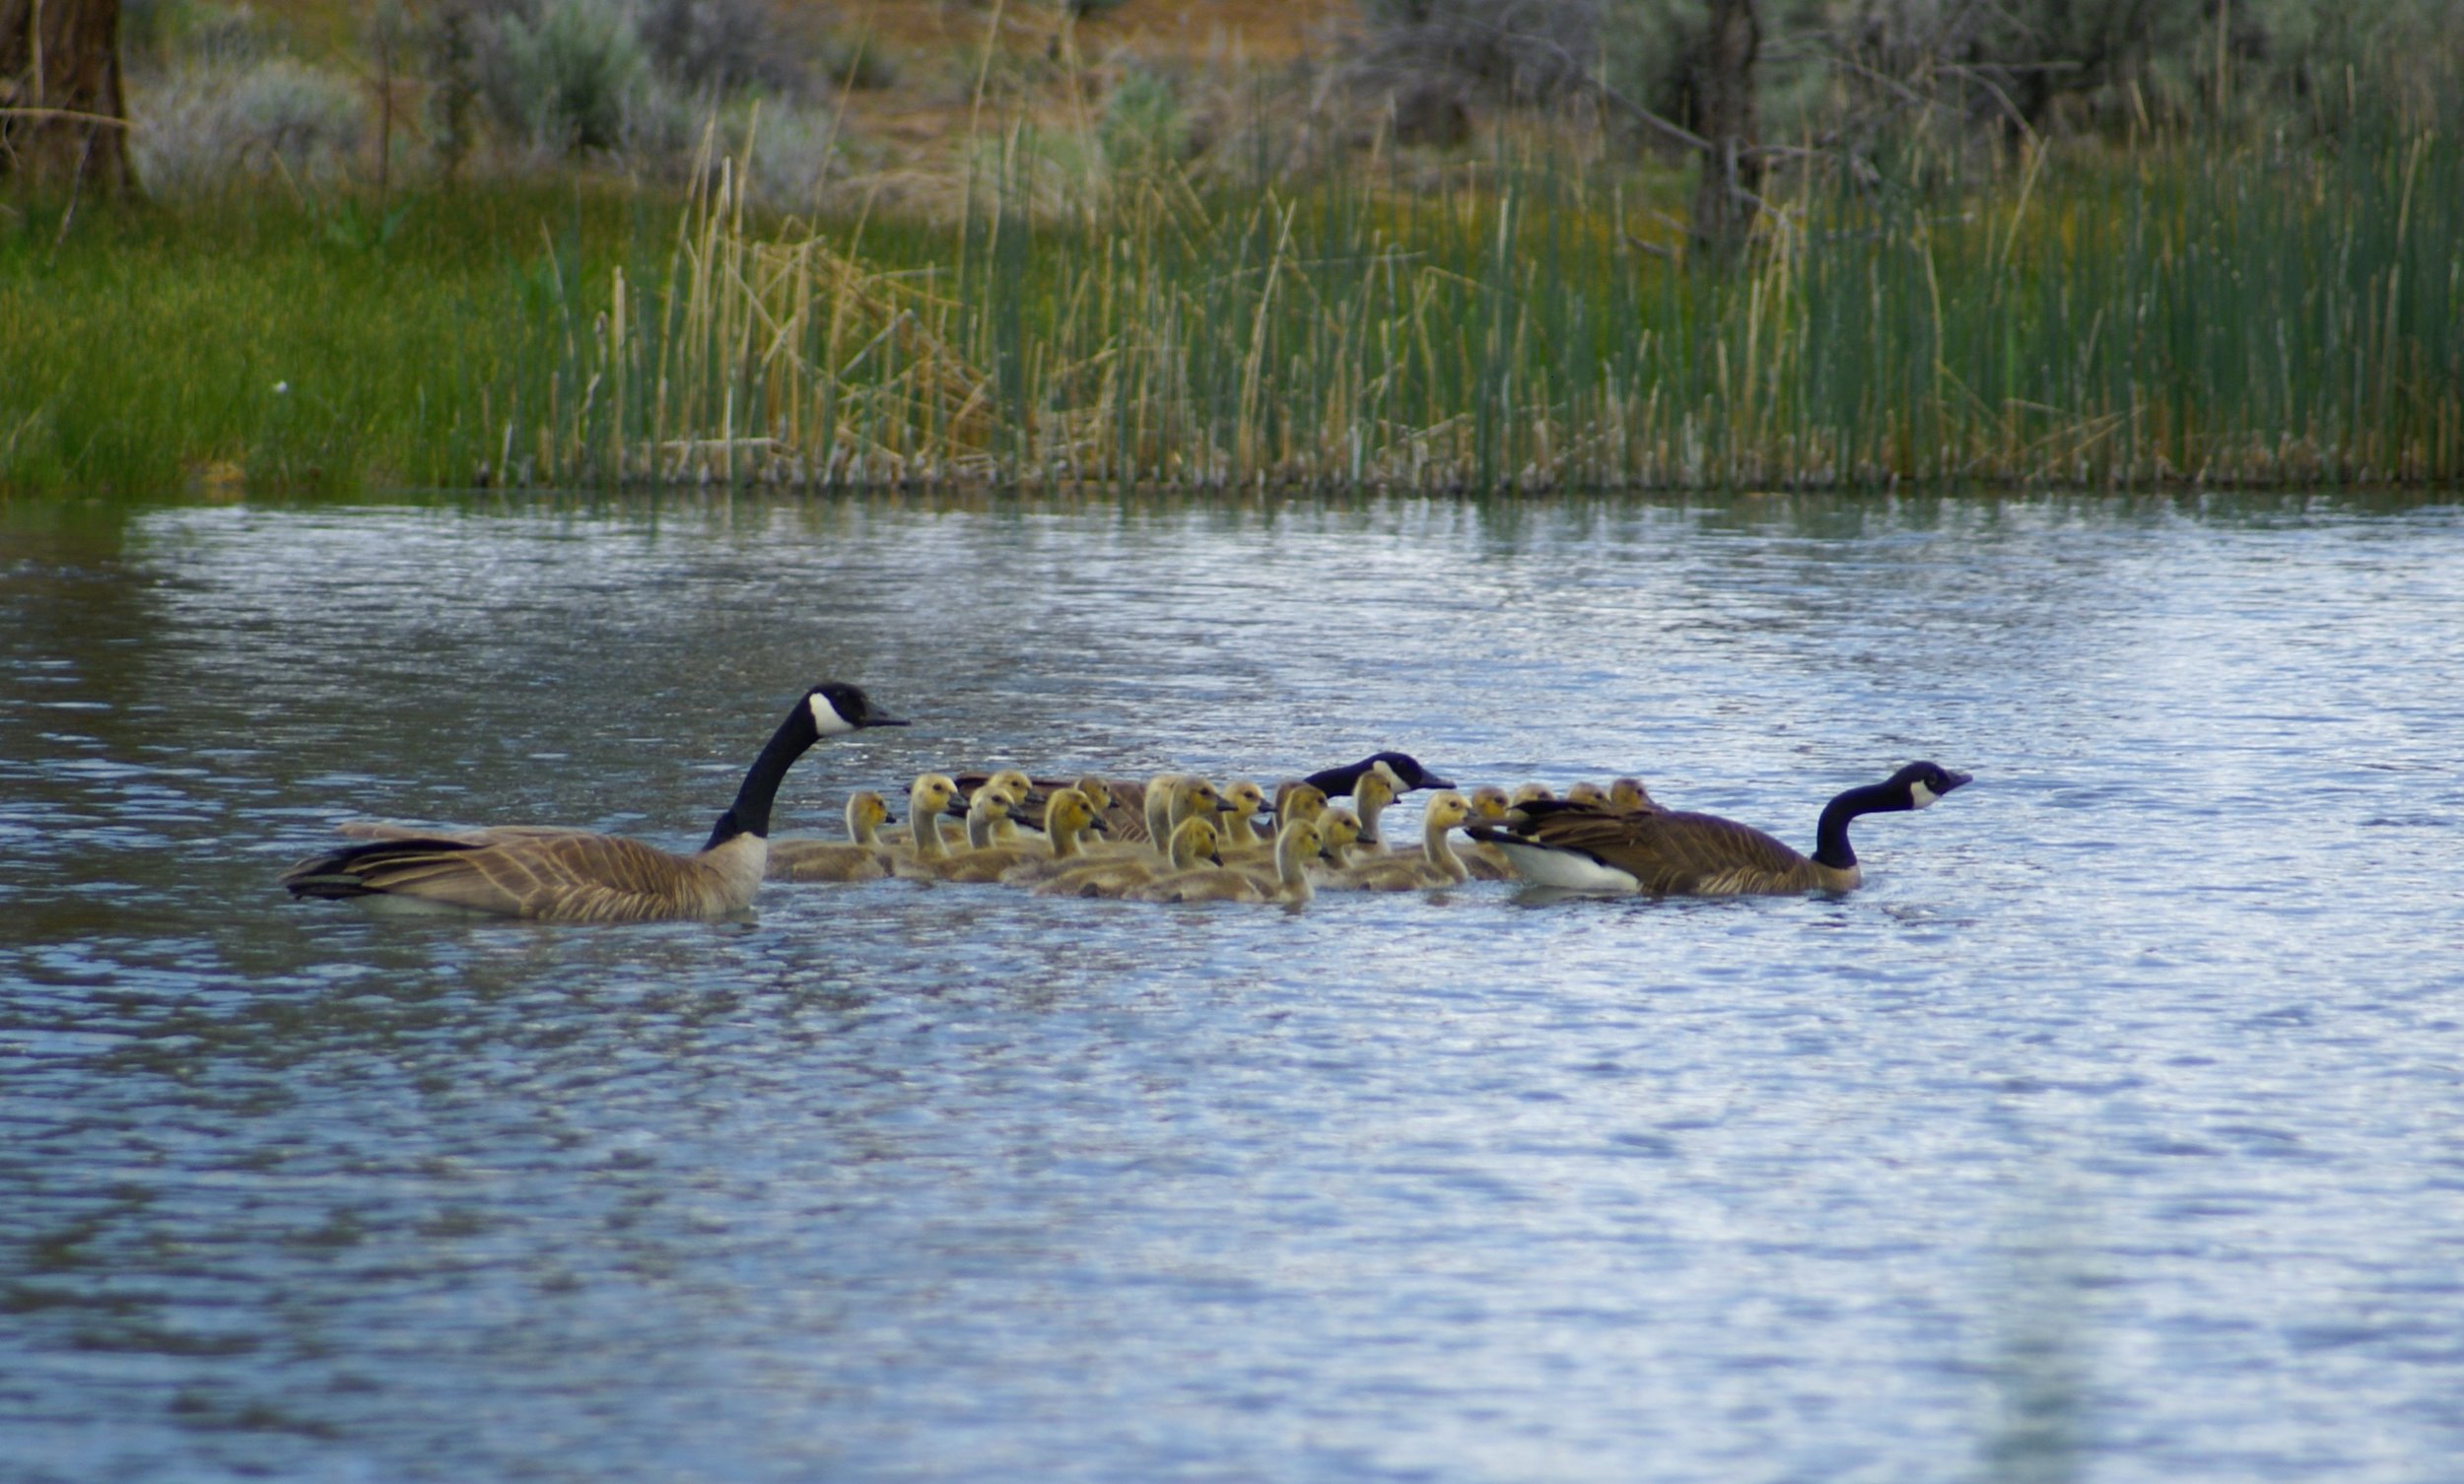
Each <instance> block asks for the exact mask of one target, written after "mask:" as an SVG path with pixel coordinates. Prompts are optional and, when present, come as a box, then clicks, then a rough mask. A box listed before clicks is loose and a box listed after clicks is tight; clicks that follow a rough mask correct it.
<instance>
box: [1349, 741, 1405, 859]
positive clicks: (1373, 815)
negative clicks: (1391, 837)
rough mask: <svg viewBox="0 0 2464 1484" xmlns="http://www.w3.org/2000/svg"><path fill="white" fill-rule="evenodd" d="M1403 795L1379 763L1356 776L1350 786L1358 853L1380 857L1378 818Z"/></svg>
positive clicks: (1382, 844)
mask: <svg viewBox="0 0 2464 1484" xmlns="http://www.w3.org/2000/svg"><path fill="white" fill-rule="evenodd" d="M1402 792H1403V790H1402V789H1401V788H1398V787H1397V786H1396V785H1395V775H1394V774H1393V773H1391V772H1389V771H1388V770H1387V767H1386V765H1385V764H1383V763H1381V764H1379V765H1378V766H1377V768H1376V769H1375V770H1374V771H1372V772H1369V773H1364V774H1362V775H1361V776H1360V780H1359V781H1358V782H1356V783H1354V784H1352V812H1353V813H1355V814H1357V815H1359V816H1360V847H1359V848H1360V853H1362V854H1364V855H1383V854H1385V853H1386V838H1385V837H1384V836H1382V835H1380V834H1379V833H1378V816H1379V815H1381V814H1384V813H1385V812H1386V808H1387V806H1388V805H1389V804H1392V803H1394V802H1395V800H1396V798H1397V797H1398V796H1399V795H1400V794H1401V793H1402Z"/></svg>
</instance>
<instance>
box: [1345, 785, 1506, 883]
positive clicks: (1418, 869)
mask: <svg viewBox="0 0 2464 1484" xmlns="http://www.w3.org/2000/svg"><path fill="white" fill-rule="evenodd" d="M1471 817H1472V801H1471V800H1469V799H1467V798H1465V797H1464V796H1463V795H1462V794H1460V793H1457V792H1455V791H1454V790H1453V789H1451V788H1449V789H1446V790H1443V791H1441V792H1438V793H1433V794H1431V795H1429V805H1428V809H1427V811H1426V813H1424V814H1423V815H1422V817H1421V821H1420V853H1419V854H1418V855H1389V856H1385V857H1383V858H1380V859H1373V860H1371V861H1369V862H1368V863H1367V864H1365V865H1358V866H1354V867H1353V868H1352V869H1350V870H1348V871H1345V872H1343V873H1341V874H1340V875H1339V876H1338V877H1337V878H1336V880H1335V885H1337V886H1348V887H1354V888H1357V889H1359V890H1361V891H1369V892H1408V891H1417V890H1419V889H1420V888H1422V887H1432V886H1457V885H1460V884H1462V883H1463V882H1466V881H1469V880H1471V879H1472V873H1471V872H1470V871H1469V870H1468V869H1466V868H1465V866H1464V863H1463V861H1462V859H1461V858H1459V857H1458V856H1457V855H1456V854H1455V851H1454V847H1453V846H1452V845H1450V844H1448V843H1446V834H1447V832H1448V831H1450V830H1452V829H1454V828H1455V827H1456V826H1458V825H1461V824H1463V823H1464V822H1465V821H1467V820H1469V819H1470V818H1471Z"/></svg>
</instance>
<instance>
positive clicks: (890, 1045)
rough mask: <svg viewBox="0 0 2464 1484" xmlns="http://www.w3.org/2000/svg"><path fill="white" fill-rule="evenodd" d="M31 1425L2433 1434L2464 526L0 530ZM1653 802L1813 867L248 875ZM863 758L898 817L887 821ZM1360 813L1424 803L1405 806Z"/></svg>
mask: <svg viewBox="0 0 2464 1484" xmlns="http://www.w3.org/2000/svg"><path fill="white" fill-rule="evenodd" d="M0 521H5V522H6V523H0V1480H6V1481H7V1484H27V1481H40V1484H53V1481H61V1484H69V1481H74V1484H103V1481H119V1480H128V1481H139V1480H142V1481H148V1484H159V1481H219V1480H240V1479H277V1480H317V1481H327V1480H339V1481H359V1480H365V1481H382V1484H391V1481H402V1480H438V1481H468V1480H550V1481H566V1480H571V1481H577V1484H579V1481H590V1484H622V1481H635V1480H640V1481H652V1480H657V1481H675V1480H688V1481H727V1484H733V1481H743V1484H770V1481H778V1484H788V1481H807V1480H815V1479H832V1480H866V1481H870V1480H991V1479H1020V1480H1024V1479H1035V1480H1059V1481H1121V1484H1144V1481H1155V1480H1225V1481H1233V1480H1264V1479H1273V1480H1406V1479H1410V1480H1423V1479H1425V1480H1437V1481H1509V1480H1512V1481H1549V1484H1564V1481H1617V1484H1630V1481H1637V1480H1704V1479H1719V1480H1724V1481H1725V1480H1743V1481H1759V1480H1806V1481H1838V1480H1872V1481H1876V1484H1884V1481H1887V1484H1900V1481H1907V1480H1956V1479H1978V1480H1996V1481H2001V1480H2019V1481H2034V1480H2043V1481H2052V1480H2068V1479H2092V1480H2098V1481H2106V1480H2113V1481H2123V1480H2130V1481H2136V1480H2149V1481H2154V1480H2182V1479H2201V1480H2218V1481H2246V1480H2265V1479H2286V1480H2319V1479H2335V1480H2339V1481H2347V1484H2350V1481H2426V1480H2450V1479H2458V1478H2464V1403H2460V1402H2459V1398H2460V1397H2464V624H2460V623H2459V620H2464V506H2458V505H2456V504H2454V503H2443V504H2440V503H2429V504H2425V503H2420V502H2387V503H2375V504H2373V503H2364V502H2356V501H2347V500H2339V499H2331V498H2318V499H2280V498H2269V499H2248V500H2241V499H2230V498H2221V497H2211V498H2208V499H2204V500H2197V501H2192V500H2171V499H2135V498H2134V499H2113V498H2092V499H2090V498H2083V499H2056V500H2024V501H2022V500H2008V501H2005V500H1975V501H1955V500H1946V501H1933V500H1924V501H1912V500H1901V501H1892V502H1883V501H1853V500H1831V499H1782V498H1764V499H1758V500H1755V499H1748V500H1740V501H1710V502H1690V503H1659V504H1651V503H1615V502H1609V503H1581V502H1573V503H1548V504H1539V505H1532V506H1515V505H1503V504H1501V505H1475V504H1452V503H1444V502H1438V503H1416V502H1396V503H1366V504H1360V505H1311V504H1300V505H1274V504H1266V505H1258V506H1243V507H1222V506H1182V505H1174V504H1170V503H1158V504H1153V505H1142V506H1126V507H1125V506H1114V505H1106V504H1089V505H1065V504H1043V505H1038V504H1025V505H1019V504H1010V503H1002V502H983V503H977V504H974V505H964V504H960V505H938V506H936V505H933V504H929V503H923V502H898V501H870V502H849V503H797V502H778V503H773V502H770V501H767V500H762V499H737V500H732V501H729V500H722V499H719V498H711V499H708V500H683V501H676V500H669V501H665V502H658V503H650V502H639V503H624V502H617V503H594V502H588V501H573V502H563V503H560V502H554V501H535V502H524V501H505V500H499V499H480V498H472V499H468V500H463V499H450V498H443V499H438V500H435V501H431V502H425V503H413V504H405V505H400V506H381V507H367V506H363V507H348V508H334V507H295V508H284V507H244V506H241V507H209V506H192V507H168V508H160V509H152V510H145V511H140V512H137V513H135V514H133V515H129V516H126V517H125V518H122V517H116V516H112V515H108V514H103V513H91V512H89V513H77V512H73V511H72V512H70V513H66V514H59V515H56V516H54V517H47V518H41V519H37V518H34V517H31V516H27V515H25V514H24V513H23V512H21V513H20V514H18V515H14V516H0ZM825 678H846V679H853V680H857V681H860V682H861V683H863V684H864V685H865V686H866V687H867V688H869V689H870V690H871V691H872V693H873V694H874V696H875V697H876V699H878V700H879V701H880V702H881V703H883V704H884V705H886V706H888V707H889V708H892V709H895V710H897V711H899V712H901V713H903V714H908V715H911V716H913V717H914V718H915V719H916V725H915V726H914V727H913V728H912V729H909V730H906V731H898V732H873V733H867V734H863V735H861V736H859V737H857V738H854V739H850V740H843V741H837V742H831V743H825V744H824V745H823V746H822V747H821V748H820V749H818V750H817V751H816V752H815V753H814V754H812V755H811V756H810V757H808V758H807V759H806V760H805V761H804V762H803V763H801V764H800V765H798V767H797V769H796V771H795V772H794V773H793V774H792V775H791V776H789V778H788V781H787V789H786V791H785V793H784V794H783V795H782V800H781V814H780V821H779V830H780V832H781V833H783V834H785V833H804V832H813V831H826V832H828V833H836V823H835V819H836V813H837V810H838V807H839V805H840V803H841V801H842V800H843V799H844V796H845V794H846V792H847V790H849V789H850V788H853V787H856V786H874V787H883V788H886V789H892V790H896V789H899V788H901V787H903V783H904V780H905V779H906V778H907V777H908V776H912V775H913V774H914V773H916V772H918V771H920V770H922V769H925V768H946V767H955V766H962V765H996V764H1006V763H1012V762H1015V763H1020V764H1027V765H1032V766H1034V767H1036V768H1039V769H1044V770H1060V771H1070V772H1074V771H1077V770H1081V769H1087V768H1099V769H1104V770H1107V771H1111V772H1116V773H1120V774H1124V775H1140V776H1142V775H1144V774H1146V773H1149V772H1153V771H1156V770H1158V769H1161V768H1164V767H1167V766H1174V767H1185V768H1191V769H1197V770H1202V771H1205V772H1207V773H1209V774H1212V775H1215V776H1225V777H1228V776H1256V777H1259V778H1262V779H1266V780H1268V781H1271V780H1272V779H1274V778H1276V777H1280V776H1289V775H1293V774H1297V773H1301V772H1306V771H1309V770H1311V769H1315V768H1321V767H1325V766H1328V765H1331V764H1334V763H1338V762H1345V761H1349V760H1351V759H1354V758H1357V757H1358V756H1360V755H1361V754H1363V753H1365V752H1368V751H1370V750H1372V749H1374V748H1379V747H1400V748H1403V749H1405V750H1407V751H1410V752H1412V753H1414V754H1415V755H1417V756H1418V757H1420V758H1421V759H1422V760H1424V761H1425V762H1427V763H1429V764H1430V765H1431V766H1432V767H1434V768H1436V769H1438V770H1440V771H1442V772H1444V773H1446V774H1447V775H1448V776H1451V777H1453V778H1455V779H1457V780H1459V781H1462V782H1465V783H1473V782H1487V781H1495V782H1502V783H1508V784H1512V783H1518V782H1522V781H1525V780H1527V779H1539V780H1542V781H1547V782H1550V783H1555V784H1560V785H1562V784H1564V783H1566V782H1570V781H1573V780H1575V779H1578V778H1583V777H1600V778H1605V777H1607V776H1611V775H1614V774H1619V773H1629V772H1630V773H1635V774H1638V775H1640V776H1643V777H1644V778H1645V779H1647V780H1648V782H1649V783H1650V785H1651V787H1652V789H1653V791H1654V792H1655V793H1656V794H1657V795H1658V796H1659V797H1660V798H1661V799H1662V800H1663V801H1664V802H1669V803H1672V804H1674V805H1676V806H1677V807H1687V808H1697V809H1707V810H1711V811H1714V812H1718V813H1723V814H1728V815H1732V816H1734V817H1737V818H1741V819H1744V820H1746V821H1748V822H1750V823H1754V824H1757V825H1760V826H1762V827H1764V828H1766V829H1769V830H1771V831H1773V832H1774V833H1776V834H1779V835H1780V836H1782V837H1783V838H1785V839H1788V840H1790V841H1792V842H1794V843H1798V844H1799V845H1800V846H1801V847H1802V846H1807V845H1810V843H1811V838H1812V833H1813V825H1814V815H1815V813H1816V811H1817V810H1818V809H1819V807H1820V805H1821V802H1822V800H1823V799H1824V798H1826V797H1827V796H1828V795H1829V794H1831V793H1832V792H1834V791H1836V790H1838V789H1840V788H1843V787H1847V786H1850V785H1853V784H1858V783H1864V782H1869V781H1873V780H1875V779H1878V778H1880V777H1882V776H1883V775H1885V774H1886V773H1888V772H1889V771H1890V770H1891V769H1893V768H1895V767H1897V766H1898V765H1899V764H1901V763H1904V762H1907V761H1909V760H1910V759H1912V758H1917V757H1930V758H1935V759H1938V760H1939V761H1941V762H1943V763H1944V764H1946V765H1948V766H1951V767H1953V768H1958V769H1963V770H1967V771H1970V772H1972V773H1973V774H1974V775H1975V776H1976V782H1975V783H1974V784H1973V785H1972V786H1970V787H1968V788H1966V789H1963V790H1961V791H1960V792H1959V793H1957V794H1956V795H1953V796H1952V797H1951V798H1950V799H1949V800H1947V801H1946V802H1944V803H1943V804H1942V805H1941V806H1940V807H1938V808H1935V809H1933V810H1930V811H1928V812H1926V813H1924V814H1922V815H1889V816H1880V817H1875V818H1870V819H1868V820H1866V821H1865V822H1864V823H1863V824H1862V825H1861V826H1860V827H1859V830H1858V839H1857V843H1858V847H1859V850H1860V852H1861V853H1862V854H1863V855H1864V857H1865V860H1866V867H1867V880H1868V885H1867V887H1866V888H1865V889H1864V890H1863V891H1861V892H1859V893H1857V894H1855V895H1853V896H1851V897H1848V898H1845V899H1818V898H1806V899H1789V900H1755V901H1739V902H1721V903H1681V902H1667V903H1652V902H1648V901H1639V900H1633V899H1627V900H1559V901H1553V902H1547V901H1536V900H1531V899H1528V898H1525V897H1523V896H1520V895H1518V894H1517V892H1516V891H1515V890H1514V888H1512V887H1511V886H1509V885H1505V884H1475V885H1473V886H1472V887H1469V888H1467V889H1463V890H1459V891H1454V892H1449V893H1445V894H1441V895H1430V896H1407V895H1406V896H1381V897H1361V896H1352V897H1348V898H1344V897H1335V896H1332V895H1329V896H1323V897H1321V898H1320V900H1319V901H1318V902H1317V903H1316V904H1315V905H1313V906H1311V907H1310V908H1308V909H1307V910H1306V911H1299V912H1288V911H1282V910H1277V909H1259V908H1240V907H1229V906H1217V907H1204V908H1195V907H1193V908H1169V907H1154V906H1146V905H1140V904H1129V903H1111V902H1078V901H1068V902H1055V901H1049V900H1039V899H1032V898H1028V897H1025V896H1022V895H1019V894H1016V893H1014V892H1011V891H1008V890H1006V889H1003V888H998V887H926V886H920V885H916V884H911V883H902V882H889V883H880V884H875V885H869V886H862V887H853V888H845V887H824V886H796V887H781V886H774V887H771V888H769V889H768V890H767V891H766V892H765V894H764V896H763V899H762V901H761V903H760V904H759V907H758V910H757V912H756V913H755V914H754V915H753V916H752V917H750V918H748V919H747V920H743V921H738V922H727V923H717V924H698V923H696V924H675V925H656V926H648V927H629V928H580V927H561V926H543V925H530V924H520V923H500V922H469V921H460V920H450V919H419V920H402V919H389V918H384V917H379V916H375V915H372V914H369V913H367V912H365V911H360V910H358V909H356V908H354V907H352V906H349V905H344V904H330V903H307V904H297V903H293V902H291V901H289V900H288V899H287V898H286V897H285V896H284V894H283V893H282V892H281V891H280V890H279V889H278V888H277V887H276V886H275V885H274V877H275V875H276V874H277V873H278V872H279V871H280V870H281V869H282V867H283V866H284V865H285V864H287V863H288V862H290V861H291V860H293V859H295V858H297V857H299V856H301V855H304V854H306V853H308V852H309V851H311V850H313V849H315V848H317V847H319V846H320V845H322V844H323V843H326V842H327V841H328V840H329V839H330V834H329V832H330V827H331V825H332V824H333V823H334V822H335V821H337V820H340V819H343V818H347V817H352V816H358V815H382V816H390V817H397V818H409V819H426V820H445V821H475V822H506V823H512V822H524V821H535V822H545V823H566V824H580V825H586V826H591V827H595V828H602V829H611V830H618V831H622V832H626V833H631V834H637V835H641V836H644V837H646V838H649V839H650V840H653V841H656V842H658V843H663V844H668V845H671V846H676V847H686V848H689V847H691V846H693V845H695V844H697V843H699V842H700V840H701V837H702V836H703V834H704V833H705V832H706V831H707V830H708V828H709V825H710V821H711V819H712V818H713V817H714V816H715V815H716V813H717V812H718V811H719V808H720V807H721V806H723V805H724V804H725V803H726V801H727V799H728V797H729V795H730V794H731V792H732V790H733V787H734V783H735V779H736V776H738V774H739V773H740V772H741V770H742V768H743V767H744V765H745V763H746V762H747V761H748V760H749V759H750V757H751V754H752V752H753V751H754V750H755V748H756V747H757V746H758V745H759V743H760V742H761V740H762V738H763V737H764V736H765V735H767V733H768V731H769V729H770V727H771V726H772V724H773V723H774V722H775V721H776V719H777V717H778V715H779V714H780V713H781V712H783V711H784V709H785V708H786V707H787V704H788V703H789V701H790V700H791V699H792V698H793V697H794V696H795V695H796V694H797V693H799V692H800V691H801V690H802V689H803V688H804V687H805V686H806V685H808V684H811V683H813V682H815V681H818V680H821V679H825ZM902 812H903V810H902ZM1411 812H1412V811H1410V810H1408V809H1405V810H1399V811H1398V817H1397V820H1396V823H1397V824H1398V826H1399V829H1398V830H1397V834H1398V835H1399V836H1400V837H1404V838H1408V836H1409V835H1410V834H1411V833H1412V831H1413V826H1412V824H1411V821H1410V818H1409V815H1410V814H1411Z"/></svg>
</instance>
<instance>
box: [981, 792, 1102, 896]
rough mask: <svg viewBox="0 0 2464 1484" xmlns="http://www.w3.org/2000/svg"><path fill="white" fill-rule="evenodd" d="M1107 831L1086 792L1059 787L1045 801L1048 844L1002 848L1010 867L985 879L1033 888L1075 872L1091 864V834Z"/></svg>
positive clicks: (1045, 824) (1045, 834) (1045, 828)
mask: <svg viewBox="0 0 2464 1484" xmlns="http://www.w3.org/2000/svg"><path fill="white" fill-rule="evenodd" d="M1103 828H1104V824H1103V819H1102V817H1101V816H1100V815H1099V814H1097V812H1096V809H1095V805H1094V804H1093V803H1091V802H1089V801H1088V799H1087V796H1086V792H1085V790H1083V789H1079V788H1056V789H1054V790H1053V793H1052V796H1051V797H1049V798H1047V799H1045V801H1044V842H1045V843H1044V844H1043V845H1041V846H1038V845H1035V844H1032V843H1026V844H1018V845H1004V846H1002V847H1001V848H1002V849H1003V850H1006V851H1008V852H1009V854H1008V857H1007V864H1006V865H1005V866H1004V867H1003V868H1002V869H1001V870H1000V871H998V872H997V873H996V874H995V875H993V876H992V877H989V878H985V879H989V880H996V881H1000V882H1002V883H1004V884H1006V885H1009V886H1033V885H1034V884H1035V883H1036V882H1039V881H1045V880H1049V879H1051V878H1052V877H1055V876H1058V875H1060V874H1061V872H1063V871H1074V870H1076V869H1077V868H1078V867H1080V866H1083V865H1086V864H1087V863H1088V856H1087V855H1086V853H1085V847H1086V844H1087V843H1088V842H1087V838H1086V837H1087V835H1088V834H1089V833H1090V832H1092V831H1097V830H1101V829H1103ZM969 879H974V878H969Z"/></svg>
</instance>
